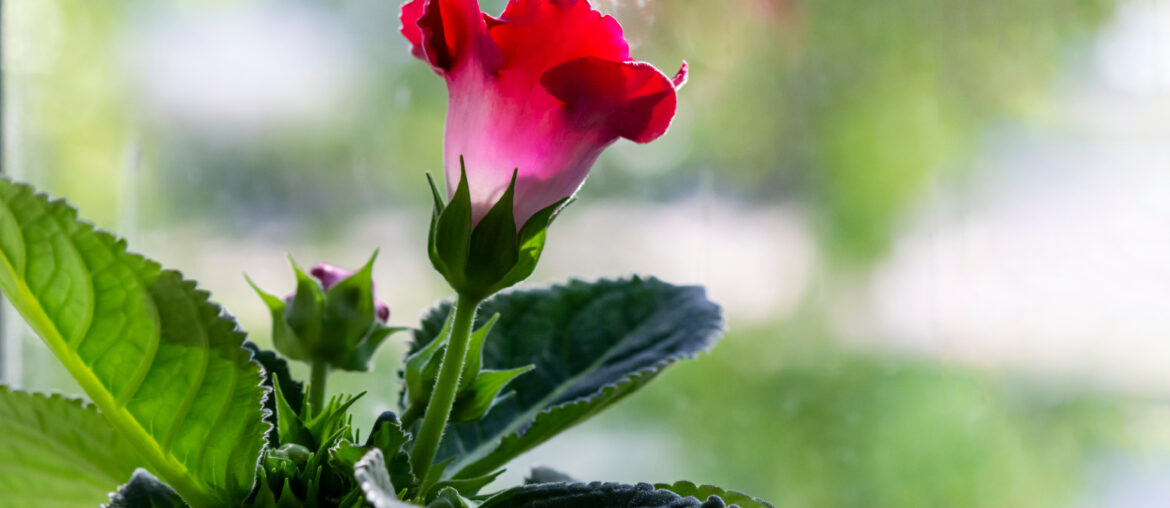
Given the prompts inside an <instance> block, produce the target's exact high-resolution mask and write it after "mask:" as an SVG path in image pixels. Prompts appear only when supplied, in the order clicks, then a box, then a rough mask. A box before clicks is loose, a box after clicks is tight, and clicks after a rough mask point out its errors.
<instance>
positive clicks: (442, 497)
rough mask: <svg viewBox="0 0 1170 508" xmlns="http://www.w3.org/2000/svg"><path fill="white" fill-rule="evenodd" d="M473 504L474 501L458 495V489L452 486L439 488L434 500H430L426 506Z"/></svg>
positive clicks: (441, 507) (448, 507)
mask: <svg viewBox="0 0 1170 508" xmlns="http://www.w3.org/2000/svg"><path fill="white" fill-rule="evenodd" d="M474 506H475V503H473V502H471V501H470V500H469V499H467V498H465V497H463V496H461V495H459V490H457V489H455V488H454V487H444V488H443V489H441V490H439V493H438V495H437V496H436V497H435V500H434V501H431V502H430V504H428V505H427V508H471V507H474Z"/></svg>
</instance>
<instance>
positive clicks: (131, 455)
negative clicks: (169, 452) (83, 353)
mask: <svg viewBox="0 0 1170 508" xmlns="http://www.w3.org/2000/svg"><path fill="white" fill-rule="evenodd" d="M0 436H3V437H0V471H2V472H0V507H3V508H9V507H11V508H23V507H26V506H38V505H42V504H43V505H45V506H61V507H68V506H78V507H81V506H85V507H92V506H94V505H96V504H99V503H101V502H102V501H104V500H106V499H107V497H106V494H108V493H109V492H110V491H111V490H112V489H113V488H114V486H116V485H118V484H120V483H122V482H124V481H126V479H127V478H129V477H130V475H131V474H133V473H134V470H135V469H136V468H138V467H141V466H143V465H144V464H145V463H144V462H143V461H142V459H140V458H138V453H137V452H135V451H134V447H133V446H131V445H130V443H127V442H126V440H125V439H123V438H122V436H121V435H119V434H118V433H117V432H116V431H115V430H114V429H113V427H110V424H109V423H107V422H106V420H105V419H104V418H102V415H101V414H99V413H98V412H97V409H96V408H94V407H93V406H91V405H86V404H85V403H83V402H82V401H80V400H77V399H70V398H65V397H63V396H61V395H42V394H37V393H28V392H21V391H15V390H11V389H9V388H8V387H6V386H3V385H0Z"/></svg>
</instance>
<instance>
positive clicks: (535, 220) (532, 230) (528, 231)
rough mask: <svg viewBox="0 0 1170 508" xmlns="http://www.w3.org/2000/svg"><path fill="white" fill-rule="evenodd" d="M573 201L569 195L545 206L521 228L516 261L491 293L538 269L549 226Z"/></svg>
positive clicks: (516, 282) (490, 290) (513, 283)
mask: <svg viewBox="0 0 1170 508" xmlns="http://www.w3.org/2000/svg"><path fill="white" fill-rule="evenodd" d="M572 202H573V197H572V196H570V197H567V198H564V199H562V200H560V201H557V202H556V203H553V204H551V205H549V206H546V207H544V208H543V209H541V210H540V211H539V212H536V213H535V214H533V215H532V217H531V218H529V219H528V222H525V223H524V226H523V227H521V228H520V234H519V236H518V238H519V242H520V243H519V246H518V248H517V249H518V251H519V252H518V254H517V256H516V263H515V264H514V265H513V266H512V269H511V270H509V271H508V273H507V275H505V276H504V278H503V279H501V280H500V281H499V282H498V283H496V285H495V286H493V287H492V288H490V289H489V293H488V294H489V295H491V294H495V293H498V292H500V291H501V290H504V289H507V288H509V287H512V286H514V285H516V284H519V283H520V282H522V281H523V280H524V279H527V278H528V276H530V275H532V272H533V271H535V270H536V265H537V263H539V262H540V255H541V254H543V253H544V242H545V239H546V238H547V235H546V232H547V231H548V227H549V226H550V225H552V223H553V221H554V220H556V218H557V215H559V214H560V213H561V211H562V210H564V209H565V207H566V206H569V204H570V203H572Z"/></svg>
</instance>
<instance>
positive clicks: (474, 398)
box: [451, 365, 536, 422]
mask: <svg viewBox="0 0 1170 508" xmlns="http://www.w3.org/2000/svg"><path fill="white" fill-rule="evenodd" d="M535 368H536V366H535V365H525V366H524V367H520V368H518V369H512V370H485V371H483V372H480V373H479V375H478V376H476V377H475V381H474V382H473V383H472V384H471V386H469V387H467V389H466V391H464V392H463V393H461V394H459V398H457V399H455V406H454V407H452V409H451V421H454V422H469V421H472V420H478V419H480V418H483V415H484V414H485V413H487V412H488V409H491V407H492V403H494V402H496V400H497V399H496V396H497V395H499V394H500V391H501V390H503V389H504V386H506V385H507V384H508V382H509V381H511V380H513V379H515V378H516V377H517V376H519V375H520V374H523V373H525V372H528V371H530V370H532V369H535Z"/></svg>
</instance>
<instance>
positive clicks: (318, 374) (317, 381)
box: [309, 360, 329, 415]
mask: <svg viewBox="0 0 1170 508" xmlns="http://www.w3.org/2000/svg"><path fill="white" fill-rule="evenodd" d="M327 377H329V364H328V363H325V361H324V360H313V376H312V377H311V378H309V406H310V407H311V408H312V411H313V414H314V415H316V414H321V410H322V409H324V408H325V378H327Z"/></svg>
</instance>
